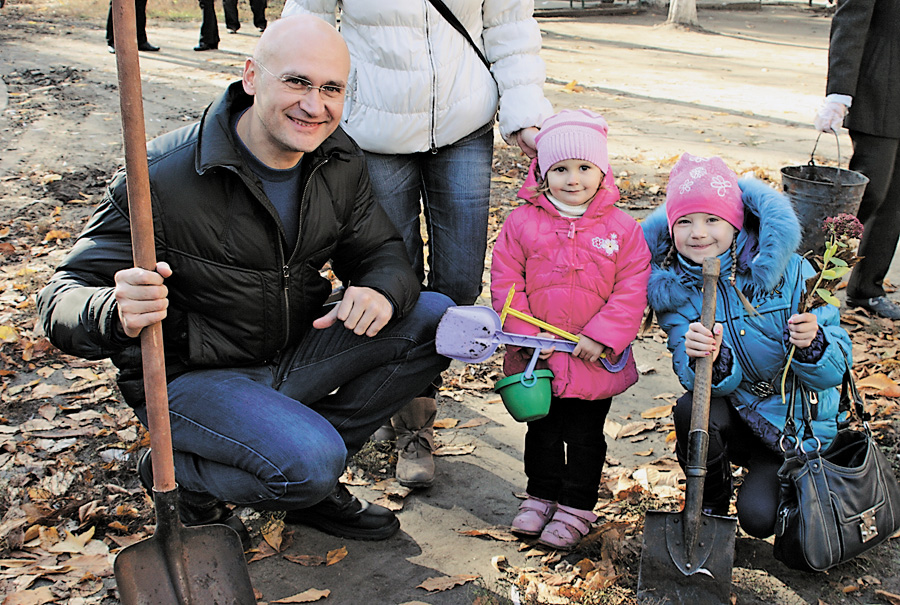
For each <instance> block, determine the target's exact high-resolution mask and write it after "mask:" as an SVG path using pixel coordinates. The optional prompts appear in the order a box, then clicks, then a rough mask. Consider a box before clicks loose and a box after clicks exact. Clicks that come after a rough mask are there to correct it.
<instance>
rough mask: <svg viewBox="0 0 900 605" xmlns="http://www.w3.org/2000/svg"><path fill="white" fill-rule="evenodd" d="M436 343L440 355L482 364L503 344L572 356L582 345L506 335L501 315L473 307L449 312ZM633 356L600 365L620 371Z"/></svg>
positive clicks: (627, 353)
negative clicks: (553, 350)
mask: <svg viewBox="0 0 900 605" xmlns="http://www.w3.org/2000/svg"><path fill="white" fill-rule="evenodd" d="M435 344H436V346H437V352H438V353H440V354H441V355H444V356H445V357H449V358H451V359H458V360H459V361H465V362H466V363H480V362H482V361H485V360H486V359H488V358H489V357H490V356H491V355H493V354H494V351H496V350H497V347H498V346H500V345H501V344H507V345H514V346H517V347H528V348H533V349H549V348H550V347H556V350H557V351H561V352H566V353H571V352H572V351H574V350H575V347H576V345H577V344H578V343H575V342H572V341H570V340H557V339H555V338H542V337H540V336H526V335H524V334H511V333H509V332H504V331H503V329H502V326H501V322H500V316H499V315H497V313H496V312H495V311H494V310H493V309H491V308H490V307H479V306H476V305H470V306H463V307H450V308H449V309H447V311H446V312H445V313H444V316H443V317H441V321H440V323H439V324H438V328H437V336H436V342H435ZM630 357H631V347H628V348H626V349H625V352H624V353H622V355H621V356H620V357H619V359H617V360H615V361H612V360H610V358H609V356H607V357H604V358H601V359H600V363H602V364H603V366H604V367H605V368H606V369H607V370H608V371H610V372H618V371H619V370H621V369H622V368H624V367H625V364H626V363H628V359H629V358H630Z"/></svg>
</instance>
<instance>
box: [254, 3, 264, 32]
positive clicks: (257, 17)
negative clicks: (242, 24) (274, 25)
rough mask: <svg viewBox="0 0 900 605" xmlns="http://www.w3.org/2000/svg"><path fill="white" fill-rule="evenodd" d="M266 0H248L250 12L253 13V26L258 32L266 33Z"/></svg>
mask: <svg viewBox="0 0 900 605" xmlns="http://www.w3.org/2000/svg"><path fill="white" fill-rule="evenodd" d="M267 4H268V0H250V11H251V12H252V13H253V25H254V27H256V29H258V30H259V31H260V32H264V31H266V26H267V25H268V22H267V21H266V5H267Z"/></svg>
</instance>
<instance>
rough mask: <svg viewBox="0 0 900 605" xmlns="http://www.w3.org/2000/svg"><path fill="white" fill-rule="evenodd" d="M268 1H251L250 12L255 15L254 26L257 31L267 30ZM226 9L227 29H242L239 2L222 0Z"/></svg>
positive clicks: (236, 0)
mask: <svg viewBox="0 0 900 605" xmlns="http://www.w3.org/2000/svg"><path fill="white" fill-rule="evenodd" d="M267 3H268V0H250V11H251V12H252V13H253V25H254V27H256V28H257V29H266V4H267ZM222 7H223V8H224V9H225V27H227V28H228V29H231V30H234V31H237V30H239V29H240V28H241V18H240V16H239V15H238V0H222Z"/></svg>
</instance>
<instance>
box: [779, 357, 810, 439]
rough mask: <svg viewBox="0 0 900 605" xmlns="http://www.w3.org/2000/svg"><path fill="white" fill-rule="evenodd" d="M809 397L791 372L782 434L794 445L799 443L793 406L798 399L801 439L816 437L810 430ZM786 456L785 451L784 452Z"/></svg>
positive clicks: (804, 387) (807, 391) (808, 393)
mask: <svg viewBox="0 0 900 605" xmlns="http://www.w3.org/2000/svg"><path fill="white" fill-rule="evenodd" d="M811 396H812V393H810V391H809V389H808V388H807V387H806V386H804V384H803V383H802V382H800V379H799V378H797V375H796V374H794V373H793V372H791V397H790V399H789V400H788V402H787V411H786V412H785V415H784V416H785V418H784V431H782V432H783V433H784V436H785V437H790V438H792V439H793V440H794V442H795V443H796V444H799V443H800V438H799V437H798V435H797V422H796V420H795V417H794V405H795V403H796V401H797V400H798V399H799V400H800V405H801V407H802V409H803V414H802V416H801V417H802V418H803V439H804V440H806V439H814V438H815V437H816V436H815V434H814V433H813V428H812V413H811V411H810V402H809V398H810V397H811ZM786 454H787V450H785V455H786Z"/></svg>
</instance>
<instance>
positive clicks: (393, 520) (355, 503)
mask: <svg viewBox="0 0 900 605" xmlns="http://www.w3.org/2000/svg"><path fill="white" fill-rule="evenodd" d="M284 521H285V523H293V524H300V525H309V526H310V527H315V528H316V529H318V530H320V531H323V532H325V533H326V534H331V535H332V536H338V537H341V538H348V539H351V540H384V539H386V538H390V537H391V536H393V535H394V534H395V533H397V530H398V529H400V520H399V519H398V518H397V516H396V515H395V514H394V513H393V512H391V511H390V510H388V509H386V508H385V507H383V506H378V505H377V504H370V503H368V502H366V501H365V500H360V499H359V498H357V497H356V496H354V495H353V494H351V493H350V490H348V489H347V487H346V486H345V485H344V484H343V483H338V484H337V487H335V488H334V490H333V491H332V492H331V493H330V494H329V495H328V497H327V498H325V499H324V500H322V501H321V502H319V503H318V504H315V505H313V506H310V507H309V508H302V509H298V510H291V511H288V512H287V514H286V515H285V517H284Z"/></svg>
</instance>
